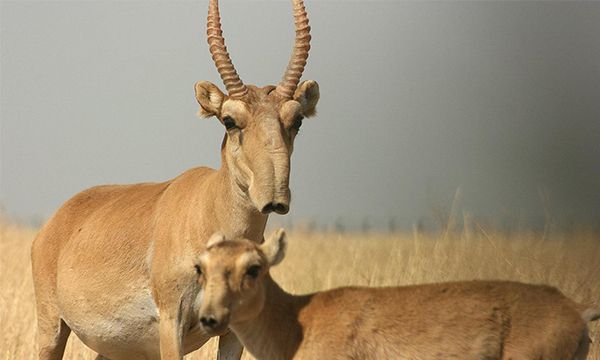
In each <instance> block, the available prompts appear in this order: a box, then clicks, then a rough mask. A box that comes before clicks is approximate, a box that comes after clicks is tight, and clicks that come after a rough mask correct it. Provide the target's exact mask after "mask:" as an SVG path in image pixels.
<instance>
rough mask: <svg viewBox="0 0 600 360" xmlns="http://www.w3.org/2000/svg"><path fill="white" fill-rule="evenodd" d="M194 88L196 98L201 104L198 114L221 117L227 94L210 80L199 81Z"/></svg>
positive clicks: (205, 116)
mask: <svg viewBox="0 0 600 360" xmlns="http://www.w3.org/2000/svg"><path fill="white" fill-rule="evenodd" d="M194 88H195V90H196V100H197V101H198V104H200V110H198V116H200V117H204V118H207V117H211V116H217V117H219V116H220V115H221V105H223V100H224V99H225V94H223V92H221V90H219V88H218V87H217V86H216V85H215V84H213V83H211V82H209V81H198V82H197V83H196V85H195V86H194Z"/></svg>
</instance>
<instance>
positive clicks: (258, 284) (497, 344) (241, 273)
mask: <svg viewBox="0 0 600 360" xmlns="http://www.w3.org/2000/svg"><path fill="white" fill-rule="evenodd" d="M284 247H285V238H284V234H283V232H281V231H280V232H277V233H275V234H274V235H273V236H271V237H270V238H269V239H267V241H266V242H265V243H264V244H262V245H259V244H256V243H254V242H251V241H248V240H246V239H241V240H227V241H221V242H220V243H218V244H217V245H216V246H214V247H211V248H210V249H207V250H206V251H205V252H204V253H203V254H201V255H200V256H199V260H198V261H199V265H200V266H201V267H202V275H201V276H200V277H199V280H198V282H199V286H200V287H201V288H202V289H204V291H205V297H204V299H203V301H202V306H201V309H200V315H201V319H202V318H208V317H210V316H213V317H214V318H215V319H216V321H217V324H218V325H216V326H214V328H215V329H219V328H224V327H226V326H228V325H229V327H230V328H231V329H232V330H233V331H234V332H235V334H236V335H237V336H238V338H239V339H240V340H241V341H242V343H243V344H244V346H245V347H246V349H247V350H248V351H249V352H250V353H252V355H253V356H255V357H256V358H258V359H269V360H277V359H419V360H425V359H467V360H468V359H473V360H475V359H478V360H481V359H490V360H491V359H543V360H565V359H585V358H586V356H587V349H588V346H589V338H588V336H587V326H586V321H588V320H590V319H594V318H595V317H596V316H597V309H596V310H582V308H581V306H580V305H578V304H576V303H574V302H573V301H572V300H570V299H569V298H567V297H565V296H564V295H563V294H562V293H561V292H560V291H558V290H557V289H555V288H553V287H549V286H544V285H528V284H522V283H517V282H508V281H465V282H452V283H439V284H428V285H415V286H404V287H387V288H366V287H346V288H339V289H334V290H329V291H323V292H318V293H314V294H310V295H305V296H294V295H290V294H287V293H286V292H284V291H283V290H282V289H281V288H280V287H279V286H278V285H277V284H276V283H275V282H274V281H273V280H272V278H271V277H270V276H269V267H270V266H272V265H273V264H275V263H277V262H278V261H280V260H281V258H282V257H283V251H284ZM242 258H252V259H254V260H253V261H247V260H246V261H240V259H242ZM257 263H258V264H259V265H260V267H261V271H260V275H259V276H258V277H257V278H256V279H254V278H252V277H251V276H250V275H247V271H248V269H249V267H250V266H252V265H256V264H257ZM224 274H228V275H227V276H225V275H224ZM223 314H226V315H227V316H223ZM203 326H204V325H203ZM204 327H205V329H206V330H207V332H211V331H212V329H211V327H209V326H204Z"/></svg>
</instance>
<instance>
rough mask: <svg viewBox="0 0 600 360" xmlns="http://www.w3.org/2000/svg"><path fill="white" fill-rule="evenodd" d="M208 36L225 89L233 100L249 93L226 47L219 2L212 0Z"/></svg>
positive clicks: (213, 57) (207, 24)
mask: <svg viewBox="0 0 600 360" xmlns="http://www.w3.org/2000/svg"><path fill="white" fill-rule="evenodd" d="M206 35H207V37H208V46H209V49H210V54H211V55H212V59H213V61H214V62H215V65H216V67H217V70H218V71H219V75H221V79H222V80H223V83H224V84H225V88H226V89H227V92H228V93H229V96H230V97H232V98H240V97H242V96H244V95H246V94H247V93H248V88H246V85H244V83H243V82H242V80H241V79H240V76H239V75H238V73H237V71H235V67H233V63H232V62H231V58H230V57H229V53H228V52H227V46H225V39H224V38H223V31H222V30H221V17H220V16H219V1H218V0H210V4H209V6H208V19H207V23H206Z"/></svg>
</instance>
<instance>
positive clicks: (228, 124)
mask: <svg viewBox="0 0 600 360" xmlns="http://www.w3.org/2000/svg"><path fill="white" fill-rule="evenodd" d="M223 125H225V129H227V130H231V129H233V128H235V127H237V125H236V124H235V120H233V118H232V117H231V116H225V117H224V118H223Z"/></svg>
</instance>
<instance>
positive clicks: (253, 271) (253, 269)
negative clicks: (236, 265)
mask: <svg viewBox="0 0 600 360" xmlns="http://www.w3.org/2000/svg"><path fill="white" fill-rule="evenodd" d="M258 274H260V265H252V266H250V267H249V268H248V269H247V270H246V275H248V276H250V277H251V278H253V279H256V278H257V277H258Z"/></svg>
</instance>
